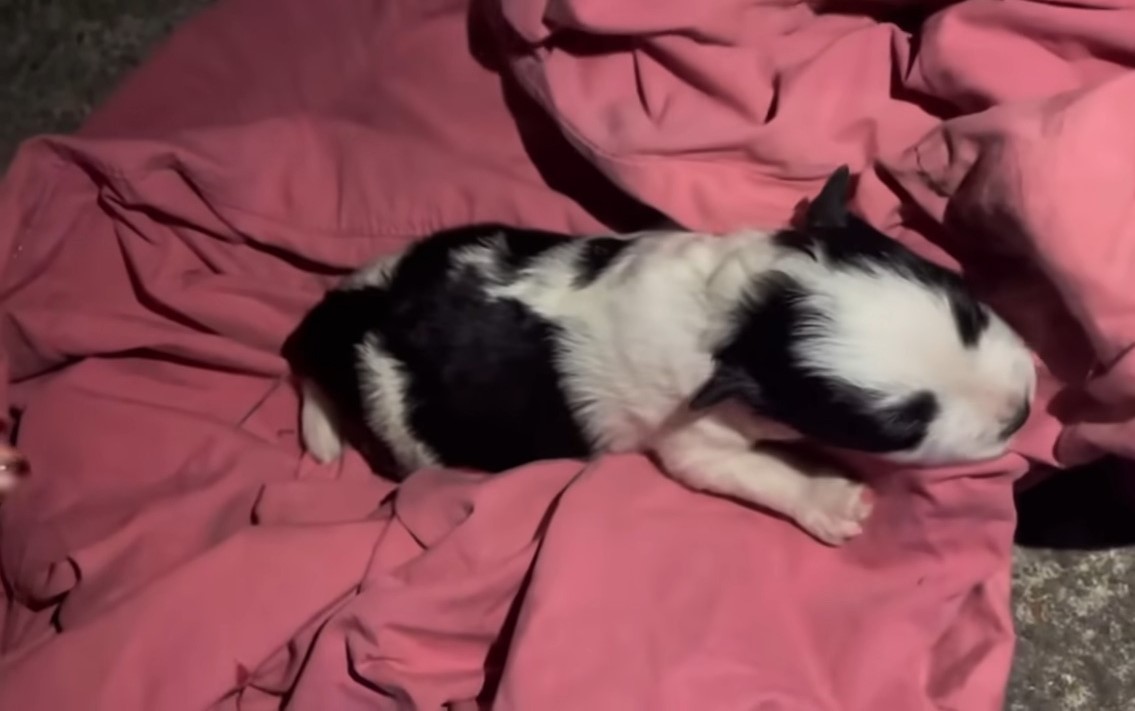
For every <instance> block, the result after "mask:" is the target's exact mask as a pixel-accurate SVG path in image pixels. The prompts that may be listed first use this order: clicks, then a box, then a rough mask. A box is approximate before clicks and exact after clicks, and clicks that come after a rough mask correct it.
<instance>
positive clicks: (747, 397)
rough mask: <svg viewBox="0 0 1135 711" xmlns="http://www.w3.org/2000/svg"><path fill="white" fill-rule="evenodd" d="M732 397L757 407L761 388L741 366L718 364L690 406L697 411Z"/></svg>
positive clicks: (695, 394) (692, 399) (691, 399)
mask: <svg viewBox="0 0 1135 711" xmlns="http://www.w3.org/2000/svg"><path fill="white" fill-rule="evenodd" d="M730 399H734V400H739V401H741V402H743V403H745V404H747V405H749V406H750V407H754V408H756V407H759V406H760V403H761V389H760V387H759V386H758V385H757V384H756V383H755V382H754V381H753V379H752V378H751V377H749V375H748V374H747V373H745V372H744V371H743V370H741V369H740V368H736V367H733V366H729V365H718V366H717V367H716V368H715V369H714V371H713V375H711V376H709V380H707V381H706V383H705V385H702V386H701V388H700V389H699V390H698V391H697V392H696V393H694V396H693V397H692V398H690V404H689V408H690V410H692V411H694V412H697V411H699V410H704V409H706V408H709V407H713V406H714V405H717V404H719V403H721V402H724V401H725V400H730Z"/></svg>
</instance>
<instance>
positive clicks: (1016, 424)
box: [1001, 400, 1029, 439]
mask: <svg viewBox="0 0 1135 711" xmlns="http://www.w3.org/2000/svg"><path fill="white" fill-rule="evenodd" d="M1028 419H1029V401H1028V400H1025V401H1024V402H1023V403H1021V406H1020V407H1018V408H1017V411H1016V412H1014V413H1013V416H1012V417H1010V418H1009V420H1008V421H1007V422H1006V423H1005V426H1004V427H1003V428H1002V429H1001V439H1009V438H1010V437H1012V436H1013V435H1014V434H1015V433H1016V432H1017V430H1019V429H1021V428H1022V427H1024V426H1025V422H1027V421H1028Z"/></svg>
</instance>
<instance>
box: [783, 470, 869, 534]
mask: <svg viewBox="0 0 1135 711" xmlns="http://www.w3.org/2000/svg"><path fill="white" fill-rule="evenodd" d="M874 502H875V496H874V494H873V493H872V492H871V490H870V489H868V488H867V487H866V486H864V485H862V484H858V483H856V482H854V481H851V480H850V479H845V478H843V477H840V476H817V477H815V478H813V479H811V480H810V481H809V482H808V485H807V488H806V489H805V495H804V497H803V500H802V501H801V502H800V507H799V509H798V512H797V514H796V516H795V519H796V522H797V523H799V524H800V527H801V528H803V529H804V530H805V531H807V532H808V533H810V534H812V535H813V536H815V537H816V538H818V539H819V540H821V541H823V542H824V543H827V544H828V545H833V546H838V545H842V544H844V543H846V542H847V541H848V540H850V539H852V538H854V537H855V536H858V535H859V534H860V533H862V532H863V522H864V521H866V520H867V517H868V516H870V515H871V509H872V508H873V506H874Z"/></svg>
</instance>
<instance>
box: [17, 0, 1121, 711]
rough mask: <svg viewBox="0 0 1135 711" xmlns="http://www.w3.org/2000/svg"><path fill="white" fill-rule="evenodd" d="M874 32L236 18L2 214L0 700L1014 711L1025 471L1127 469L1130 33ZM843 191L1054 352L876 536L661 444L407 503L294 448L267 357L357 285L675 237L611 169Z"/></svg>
mask: <svg viewBox="0 0 1135 711" xmlns="http://www.w3.org/2000/svg"><path fill="white" fill-rule="evenodd" d="M859 9H860V10H861V11H862V10H867V11H870V12H871V13H872V14H874V15H878V16H880V17H881V16H882V15H883V14H884V13H888V12H896V11H897V10H896V9H895V8H894V6H893V5H891V4H886V3H878V4H873V5H866V6H862V7H860V8H859ZM845 10H846V8H845ZM853 10H854V8H853V9H852V11H847V12H846V13H845V14H829V15H822V14H821V15H817V13H816V12H815V11H814V10H813V9H811V8H809V7H808V6H807V5H804V4H801V3H793V2H788V1H778V2H771V1H769V2H764V3H757V4H754V3H750V2H745V3H742V2H737V1H736V0H700V2H676V1H667V2H658V1H657V0H651V1H648V0H623V1H622V2H618V3H612V2H606V1H600V0H556V1H554V2H542V1H541V0H500V1H499V3H494V2H491V1H490V0H486V1H485V2H482V3H478V4H477V6H476V8H474V9H473V10H472V11H471V10H470V8H468V7H466V5H465V3H464V2H463V0H428V1H427V0H384V1H383V2H374V1H373V0H333V1H330V2H310V1H305V0H272V2H267V1H266V0H224V1H223V2H221V3H220V4H219V5H217V6H215V7H214V8H212V9H210V10H208V11H206V12H205V13H204V14H203V15H202V16H201V17H200V18H199V19H198V20H196V21H194V22H193V23H191V24H190V25H189V26H187V27H186V28H184V29H183V30H182V31H181V32H180V33H178V34H177V35H176V36H175V37H174V39H173V40H172V41H171V42H169V43H168V44H167V46H166V47H165V48H163V49H162V51H160V52H159V53H158V55H157V56H155V57H154V58H153V59H152V60H151V61H150V62H149V63H148V65H147V66H146V67H144V68H143V69H142V70H141V71H139V72H138V73H137V74H136V75H135V76H133V77H132V78H131V79H130V80H129V81H128V82H127V83H126V85H125V86H124V87H123V88H122V89H121V91H120V92H119V93H118V95H117V96H116V97H114V98H113V99H112V100H111V101H110V102H109V103H108V104H107V105H106V106H105V107H103V108H102V110H101V111H100V112H98V113H97V114H96V115H95V116H94V117H93V118H92V119H91V121H90V122H89V124H88V125H87V126H86V127H85V129H84V130H83V131H82V132H81V134H80V135H79V136H77V137H73V138H43V139H38V140H36V141H32V142H30V143H28V144H27V145H26V146H25V147H24V148H23V150H22V151H21V152H20V154H19V155H18V157H17V159H16V161H15V163H14V164H13V166H12V168H11V171H10V173H9V174H8V176H7V178H6V180H5V181H4V183H3V185H2V187H0V255H2V256H0V259H3V260H5V264H4V271H3V278H2V281H0V303H2V304H3V306H2V313H3V320H2V322H0V328H2V331H0V336H2V343H3V354H4V355H3V358H4V360H3V365H4V368H6V369H7V374H8V378H0V382H6V381H7V380H8V379H9V378H10V379H11V381H12V385H11V387H10V389H9V391H8V393H7V394H8V396H9V397H10V402H11V403H12V405H14V406H16V407H17V408H19V409H21V410H22V413H23V415H22V419H21V424H20V430H19V441H18V443H19V446H20V447H21V449H22V450H23V451H24V452H26V453H27V454H28V456H29V457H30V459H31V461H32V465H33V469H34V471H33V475H32V478H31V479H30V480H29V482H28V485H27V486H26V488H24V489H22V490H21V491H19V492H18V493H17V494H16V495H15V496H14V497H13V498H12V499H11V500H10V501H8V502H7V503H5V504H4V505H3V507H0V573H2V577H3V581H4V588H3V589H4V600H5V603H6V604H5V607H4V609H3V617H2V618H0V704H2V705H3V706H4V707H5V708H8V707H11V708H50V709H84V710H98V709H114V710H116V711H120V710H123V709H145V710H147V711H152V710H155V709H160V710H162V711H165V710H166V709H187V710H188V709H200V708H219V709H237V708H239V709H267V708H279V707H286V708H291V709H318V710H322V709H329V708H334V709H352V708H360V709H361V708H416V709H439V708H442V707H444V706H446V705H447V704H452V705H453V708H459V709H471V708H475V707H476V705H477V701H475V700H476V699H478V698H479V699H480V703H481V704H482V705H484V706H491V707H492V708H495V709H506V710H512V709H515V710H519V711H529V710H531V709H541V711H558V710H560V709H563V710H565V711H566V710H568V709H573V710H574V709H580V708H586V709H596V710H600V711H602V710H604V709H611V710H612V711H624V710H625V709H635V708H651V709H660V710H666V709H674V710H685V709H699V710H703V709H705V710H709V709H740V708H744V709H762V710H764V711H774V710H784V711H809V710H820V709H822V710H824V711H829V710H830V711H837V710H838V711H868V710H870V711H877V710H878V709H886V710H891V709H895V710H899V709H901V710H902V711H922V710H926V711H929V710H932V709H933V710H938V711H944V710H947V709H949V710H958V709H964V710H965V711H982V710H992V709H998V708H1000V705H1001V697H1002V693H1003V686H1004V683H1005V679H1006V674H1007V671H1008V668H1009V663H1010V657H1011V652H1012V625H1011V619H1010V616H1009V612H1008V592H1009V555H1010V538H1011V534H1012V528H1013V510H1012V499H1011V491H1012V486H1013V482H1014V480H1015V479H1016V478H1017V477H1018V476H1019V475H1020V474H1021V473H1022V472H1023V471H1024V468H1025V462H1026V457H1028V458H1031V459H1033V460H1036V461H1041V462H1048V463H1070V462H1075V461H1080V460H1083V459H1086V458H1090V457H1092V456H1095V455H1097V454H1098V453H1099V452H1101V451H1114V452H1118V453H1120V454H1124V455H1129V454H1131V449H1132V445H1131V442H1132V441H1135V440H1133V438H1132V434H1133V433H1132V430H1131V427H1132V426H1131V412H1132V405H1133V404H1135V364H1133V361H1132V356H1131V355H1130V351H1131V348H1130V343H1131V340H1132V337H1133V335H1135V322H1133V321H1132V317H1131V316H1130V314H1132V313H1135V310H1133V309H1132V303H1131V302H1132V300H1133V299H1135V295H1133V294H1135V292H1132V290H1131V289H1130V284H1131V282H1132V274H1131V271H1132V266H1133V265H1135V260H1133V259H1132V256H1131V250H1132V249H1135V213H1133V212H1132V208H1131V199H1130V196H1131V195H1132V194H1133V193H1135V161H1133V160H1132V156H1135V132H1133V131H1132V130H1131V127H1130V120H1129V119H1130V117H1131V116H1132V115H1135V75H1133V74H1130V73H1127V74H1124V70H1125V69H1127V68H1129V67H1131V66H1132V65H1135V35H1132V33H1131V32H1130V31H1129V28H1130V27H1132V26H1135V24H1133V23H1135V5H1133V4H1132V2H1131V0H1112V1H1111V2H1110V3H1109V2H1102V1H1101V2H1095V3H1087V2H1085V3H1083V4H1076V3H1070V2H1061V3H1058V4H1057V3H1045V2H1035V1H1026V0H964V1H963V2H960V3H957V4H953V5H949V6H947V7H944V8H943V9H941V10H939V11H938V12H936V13H934V14H933V15H932V16H930V17H929V19H927V20H926V21H925V22H923V23H921V24H918V23H912V24H911V26H912V27H913V29H914V31H915V32H916V38H912V36H911V35H910V34H908V33H907V32H906V31H903V30H900V29H898V28H897V27H896V26H895V25H892V24H888V23H887V22H886V21H884V20H883V19H879V18H870V17H867V16H865V15H862V14H859V15H857V14H855V13H854V12H853ZM903 12H904V17H906V18H907V19H906V20H905V21H908V22H909V21H910V17H912V16H913V15H912V11H911V10H910V8H907V9H905V10H903ZM470 16H472V17H474V18H477V19H478V21H477V22H475V23H474V30H473V31H472V32H471V33H470V32H469V30H468V27H467V25H468V22H467V20H468V18H469V17H470ZM481 20H484V21H483V22H482V21H481ZM470 36H471V37H472V39H471V40H470ZM471 46H472V49H471ZM492 47H495V48H497V49H498V50H500V51H501V52H499V53H494V52H491V51H488V50H489V49H490V48H492ZM502 53H503V58H502ZM541 107H542V109H543V111H544V112H546V113H541ZM549 117H550V118H549ZM943 119H947V120H943ZM557 127H558V128H557ZM561 131H562V134H563V135H565V136H567V137H568V140H569V142H570V143H569V142H565V141H563V140H562V139H560V138H559V136H560V135H561ZM572 146H574V149H573V148H572ZM581 156H582V157H581ZM842 162H848V163H850V164H851V165H852V166H853V167H854V168H855V169H856V170H863V171H865V173H864V175H863V178H862V180H861V181H860V185H859V189H858V194H857V201H858V203H859V205H860V207H861V208H862V210H863V212H864V214H866V215H867V216H868V217H869V218H870V219H872V220H873V221H874V222H875V223H876V224H878V225H879V226H881V227H882V228H884V229H887V230H888V231H890V232H891V233H892V234H894V235H895V236H896V237H898V238H900V239H903V240H904V241H906V242H907V243H909V244H911V245H912V246H913V247H915V248H916V249H920V250H924V251H926V252H927V253H929V254H931V255H935V256H938V257H941V258H942V259H944V260H947V261H949V262H950V263H958V262H960V263H961V264H963V265H964V266H965V268H966V271H967V273H969V274H970V275H971V276H972V277H973V278H974V279H975V280H976V281H977V282H978V283H980V284H982V285H983V286H984V287H985V288H986V289H987V291H988V293H989V295H990V298H991V299H993V300H994V301H995V302H997V303H998V304H1000V305H1002V306H1003V308H1004V310H1005V312H1006V313H1007V315H1008V316H1009V317H1010V318H1011V319H1013V320H1014V321H1015V322H1016V323H1018V324H1019V325H1020V328H1021V329H1022V331H1023V332H1024V333H1025V334H1026V335H1027V336H1028V337H1029V339H1030V342H1031V343H1033V344H1034V345H1035V347H1036V350H1037V352H1038V355H1039V358H1040V359H1041V360H1042V361H1043V364H1044V380H1043V387H1042V403H1041V405H1040V406H1039V407H1038V408H1037V412H1036V414H1035V416H1034V417H1033V419H1032V421H1031V422H1030V424H1029V426H1028V427H1027V429H1026V431H1025V432H1024V433H1023V435H1022V436H1021V437H1020V439H1019V442H1018V445H1017V447H1016V451H1015V452H1014V453H1013V454H1011V455H1009V456H1007V457H1005V458H1004V459H1003V460H1001V461H998V462H994V463H990V464H986V465H982V466H975V467H970V468H968V469H950V470H938V471H927V472H912V471H891V470H884V469H881V468H877V467H875V468H870V469H868V470H867V471H866V472H865V476H867V477H868V478H870V479H871V480H872V482H873V483H874V484H875V486H876V488H877V490H878V491H879V494H880V496H879V505H878V509H877V512H876V515H875V516H874V518H873V519H872V521H871V523H870V525H869V527H868V530H867V532H866V534H865V535H864V536H863V537H862V538H861V539H857V540H856V541H854V542H853V543H852V544H850V545H848V546H847V547H845V548H843V549H839V550H834V549H828V548H825V547H822V546H820V545H818V544H816V543H815V542H814V541H812V540H811V539H810V538H808V537H807V536H806V535H804V534H803V533H801V532H800V531H798V530H796V529H795V528H793V527H792V526H790V525H789V524H787V523H785V522H782V521H780V520H777V519H774V518H771V517H767V516H764V515H762V514H760V513H757V512H754V511H750V510H746V509H744V508H742V507H740V506H738V505H736V504H733V503H730V502H726V501H722V500H717V499H713V498H710V497H705V496H699V495H695V494H692V493H689V492H687V491H685V490H683V489H681V488H679V487H678V486H676V485H675V484H673V483H671V482H670V481H668V480H667V479H665V478H664V477H663V476H661V475H660V474H659V473H658V472H657V471H656V470H654V469H653V468H652V466H651V465H650V464H649V463H648V462H647V460H645V459H644V458H641V457H612V458H608V459H605V460H603V461H601V462H598V463H597V464H595V465H592V466H589V467H584V466H582V465H580V464H578V463H573V462H553V463H546V464H540V465H535V466H531V467H526V468H524V469H522V470H520V471H516V472H512V473H509V474H506V475H503V476H500V477H497V478H493V479H483V478H481V477H478V476H476V475H472V474H467V473H466V474H463V473H459V472H437V471H434V472H422V473H419V474H417V475H415V476H414V477H412V478H411V479H410V480H409V481H408V482H407V483H405V484H404V485H403V486H402V487H401V488H399V489H398V490H397V491H396V492H395V491H394V488H393V486H392V485H390V484H388V483H386V482H384V481H383V480H380V479H377V478H374V477H372V476H371V475H370V474H369V473H368V472H367V471H366V469H365V467H364V466H363V464H362V462H361V460H360V459H359V458H358V457H357V456H355V455H350V456H349V457H348V458H347V459H346V460H345V461H344V462H342V463H341V464H340V465H338V466H335V467H318V466H316V465H315V464H314V463H313V462H312V461H311V460H310V459H307V458H303V457H301V456H300V451H299V446H298V442H297V437H296V432H295V429H296V405H297V403H296V398H295V395H294V394H293V392H292V391H291V389H290V388H289V387H288V386H287V384H286V381H285V379H284V376H285V368H284V364H283V362H282V360H281V359H280V358H279V356H278V355H277V349H278V347H279V344H280V342H281V340H282V338H283V337H284V335H285V334H286V333H287V331H288V330H289V329H290V328H291V326H292V325H293V324H294V323H295V322H296V321H297V319H298V318H299V316H300V314H301V313H302V312H303V310H304V308H305V307H307V306H308V305H309V304H311V303H312V302H313V301H314V300H315V299H316V298H317V296H318V294H319V292H320V289H321V288H323V287H324V286H326V285H327V284H329V283H330V280H331V278H332V277H333V275H336V274H341V273H342V272H343V271H344V270H346V269H348V268H350V267H351V266H353V265H356V264H359V263H360V262H362V261H364V260H365V259H367V258H369V257H371V256H373V255H375V254H377V253H379V252H382V251H384V250H388V249H393V248H397V247H399V246H401V245H404V244H405V243H406V242H407V241H408V240H410V239H412V238H413V237H414V236H416V235H420V234H421V233H423V232H426V231H429V230H432V229H435V228H439V227H442V226H446V225H452V224H459V223H466V222H470V221H475V220H502V221H509V222H517V223H522V224H527V225H533V226H539V227H544V228H551V229H560V230H569V231H575V232H586V231H590V230H595V229H599V228H601V227H602V226H604V225H607V226H612V227H624V226H626V227H629V226H635V225H638V224H641V223H643V222H645V221H646V220H648V218H649V215H648V213H647V212H646V211H645V210H643V209H642V208H641V207H639V206H638V204H637V203H635V202H634V201H633V200H631V199H629V198H627V197H625V196H624V195H622V194H620V193H619V192H618V191H616V190H615V189H614V188H613V187H611V185H610V184H609V183H608V182H607V180H610V181H611V182H612V183H614V184H617V185H618V186H620V187H621V188H622V189H623V190H625V191H626V192H627V193H629V194H630V195H632V196H634V197H635V198H637V199H638V200H641V201H642V202H643V203H646V204H649V205H652V206H654V207H656V208H658V209H659V210H661V211H663V212H665V213H666V214H667V215H669V216H671V217H673V218H675V219H677V220H679V221H680V222H682V223H685V224H687V225H689V226H691V227H713V228H721V227H730V226H736V225H740V224H743V223H762V224H765V223H779V222H782V221H783V220H785V219H787V218H788V217H789V215H790V214H791V213H792V211H793V209H794V208H795V207H796V205H797V203H798V202H799V200H800V199H801V198H803V197H805V196H807V195H808V194H810V193H811V192H813V191H814V190H815V189H816V187H817V186H818V185H819V183H820V181H821V180H822V178H823V177H824V176H825V175H826V174H827V173H828V172H829V171H830V170H831V169H832V168H833V167H835V166H836V165H838V164H839V163H842ZM603 176H606V178H604V177H603ZM947 255H949V256H947Z"/></svg>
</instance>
